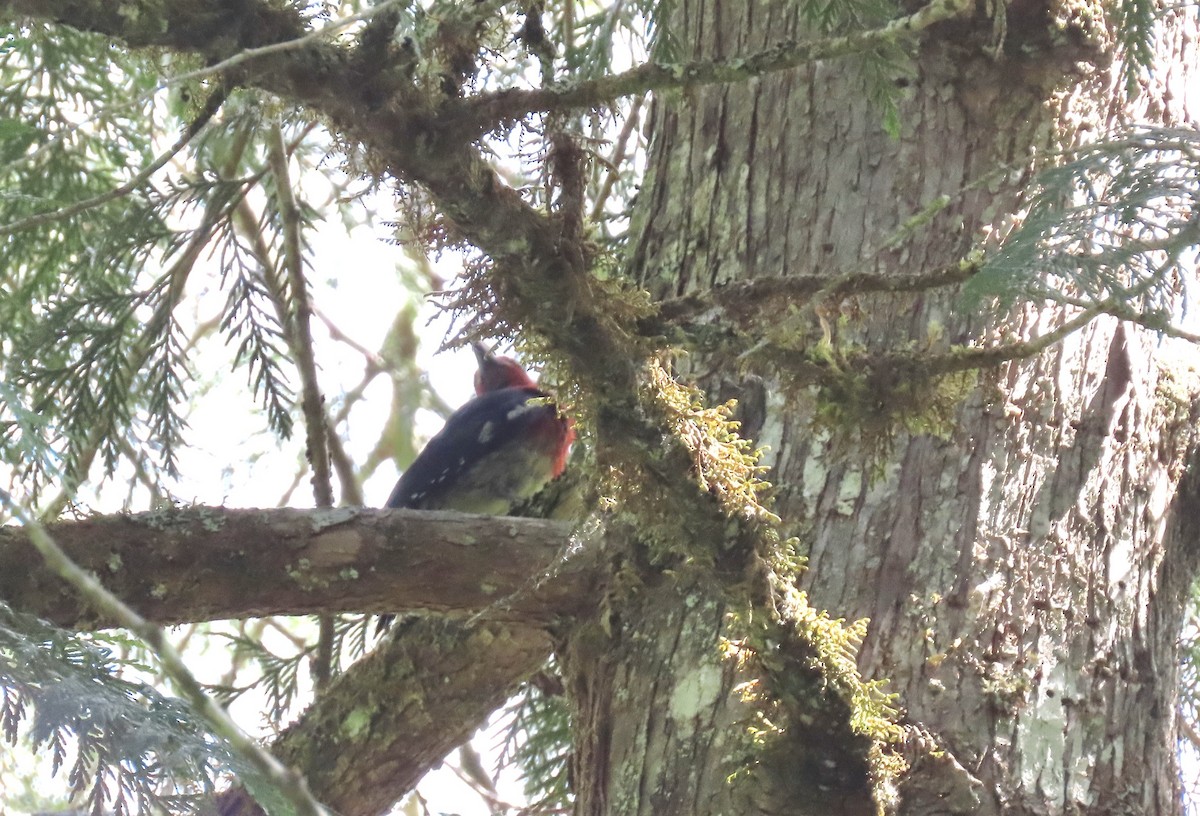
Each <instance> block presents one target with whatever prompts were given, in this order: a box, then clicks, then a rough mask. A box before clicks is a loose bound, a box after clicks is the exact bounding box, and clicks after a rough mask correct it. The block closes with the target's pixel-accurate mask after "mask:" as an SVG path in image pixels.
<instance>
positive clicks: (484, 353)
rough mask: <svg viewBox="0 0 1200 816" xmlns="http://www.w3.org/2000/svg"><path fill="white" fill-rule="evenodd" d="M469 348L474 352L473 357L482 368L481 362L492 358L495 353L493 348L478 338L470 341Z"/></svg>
mask: <svg viewBox="0 0 1200 816" xmlns="http://www.w3.org/2000/svg"><path fill="white" fill-rule="evenodd" d="M471 350H472V351H474V352H475V359H476V360H478V361H479V367H480V368H483V364H484V363H486V362H488V361H489V360H491V359H492V355H493V354H494V353H495V351H494V350H493V349H490V348H488V347H487V346H485V345H484V344H483V343H480V342H479V341H478V340H472V341H471Z"/></svg>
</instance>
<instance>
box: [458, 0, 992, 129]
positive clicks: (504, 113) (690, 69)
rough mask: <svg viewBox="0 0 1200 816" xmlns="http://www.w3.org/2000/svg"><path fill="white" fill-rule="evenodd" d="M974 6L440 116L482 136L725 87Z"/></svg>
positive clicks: (914, 30)
mask: <svg viewBox="0 0 1200 816" xmlns="http://www.w3.org/2000/svg"><path fill="white" fill-rule="evenodd" d="M973 7H974V4H973V3H969V2H964V0H933V2H931V3H929V4H928V5H926V6H923V7H921V8H920V9H918V10H917V11H916V12H914V13H912V14H910V15H908V16H906V17H901V18H899V19H896V20H892V21H891V22H889V23H887V24H886V25H883V26H881V27H879V28H873V29H868V30H866V31H856V32H852V33H849V34H845V35H842V36H838V37H825V38H822V39H814V40H802V41H795V40H789V41H786V42H782V43H779V44H777V45H775V46H773V47H771V48H768V49H766V50H764V51H760V52H758V53H757V54H751V55H750V56H747V57H739V58H737V59H734V60H705V61H700V62H692V63H686V64H683V65H669V64H663V63H656V62H651V63H645V64H643V65H639V66H638V67H636V68H632V69H630V70H628V71H625V72H623V73H620V74H612V75H610V76H604V77H599V78H597V79H592V80H587V81H585V82H579V83H575V84H573V85H570V86H568V87H564V88H540V89H535V90H516V89H514V90H506V91H498V92H496V93H492V94H481V95H479V96H476V97H473V98H470V99H466V100H463V101H462V102H461V103H459V104H458V105H457V106H456V107H457V109H456V108H455V107H454V106H450V107H448V109H445V112H444V113H443V114H441V115H440V117H439V118H440V119H441V120H442V123H443V124H444V125H447V126H449V127H450V128H452V129H454V130H462V129H465V130H467V131H468V132H472V133H482V132H485V131H487V130H489V129H491V128H493V127H495V126H496V125H498V124H500V123H501V122H505V121H512V120H515V119H520V118H521V117H523V116H525V115H527V114H530V113H535V112H548V111H565V110H573V109H580V108H591V107H595V106H597V105H601V104H604V103H607V102H611V101H612V100H614V99H619V98H620V97H623V96H641V95H642V94H646V93H649V92H651V91H667V90H677V89H683V88H691V87H695V86H698V85H715V84H719V83H728V82H745V81H746V80H748V79H753V78H754V77H758V76H763V75H764V74H769V73H773V72H776V71H786V70H788V69H790V68H796V67H798V66H800V65H804V64H805V63H809V62H815V61H817V60H823V59H834V58H837V57H845V56H850V55H852V54H861V53H863V52H865V51H867V50H869V49H871V48H874V47H878V46H880V45H887V44H892V43H895V42H898V41H899V40H901V39H904V38H908V37H912V36H914V35H916V34H919V33H920V32H922V31H924V30H925V29H927V28H929V27H930V26H931V25H934V24H935V23H939V22H942V21H944V20H949V19H952V18H954V17H957V16H959V15H961V14H963V13H964V12H966V11H967V10H968V9H971V8H973Z"/></svg>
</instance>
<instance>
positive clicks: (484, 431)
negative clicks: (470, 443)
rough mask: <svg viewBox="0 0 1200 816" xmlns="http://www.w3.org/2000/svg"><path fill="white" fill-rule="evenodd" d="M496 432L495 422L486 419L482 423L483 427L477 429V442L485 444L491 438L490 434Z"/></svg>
mask: <svg viewBox="0 0 1200 816" xmlns="http://www.w3.org/2000/svg"><path fill="white" fill-rule="evenodd" d="M495 432H496V423H494V422H492V421H490V420H489V421H487V422H485V423H483V427H482V428H480V429H479V444H481V445H486V444H487V443H488V442H490V441H491V440H492V434H494V433H495Z"/></svg>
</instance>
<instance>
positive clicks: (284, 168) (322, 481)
mask: <svg viewBox="0 0 1200 816" xmlns="http://www.w3.org/2000/svg"><path fill="white" fill-rule="evenodd" d="M267 161H268V162H269V164H270V166H271V172H272V174H273V175H274V176H275V195H276V198H277V199H278V201H279V213H280V220H281V221H282V223H283V266H284V271H285V272H286V273H287V277H288V290H289V294H290V295H291V303H290V304H288V306H289V308H288V309H287V312H288V321H287V323H285V324H284V325H285V329H286V330H285V332H284V337H285V339H286V340H287V343H288V346H289V347H290V348H291V351H292V354H293V355H294V356H295V358H296V359H295V362H296V370H297V371H298V372H299V373H300V393H301V398H300V404H301V406H302V410H303V412H304V437H305V443H306V447H307V449H308V461H309V463H310V464H311V465H312V471H313V476H312V486H313V498H314V500H315V502H316V506H317V507H322V508H324V507H333V474H332V472H331V470H330V465H329V439H330V434H329V417H328V416H327V415H326V413H325V398H324V397H323V396H322V395H321V386H320V384H319V383H318V382H317V362H316V354H315V352H314V350H313V339H312V303H311V301H310V300H309V297H308V281H307V280H306V279H305V277H304V257H303V255H302V254H301V250H300V210H299V208H298V207H297V206H296V198H295V195H294V193H293V191H292V180H291V174H290V173H289V171H288V155H287V148H286V146H285V145H284V142H283V129H282V128H281V127H280V126H279V124H278V123H276V124H274V125H273V126H272V127H271V129H270V132H269V134H268V138H267ZM351 479H353V473H351ZM317 626H318V627H319V630H320V632H319V634H318V636H317V651H316V654H315V655H313V659H312V666H311V670H312V675H313V684H314V685H315V686H316V688H317V691H318V692H319V691H322V690H323V689H324V688H325V687H326V686H328V685H329V681H330V680H331V679H332V678H333V658H334V655H333V640H334V627H333V616H332V615H320V616H318V617H317Z"/></svg>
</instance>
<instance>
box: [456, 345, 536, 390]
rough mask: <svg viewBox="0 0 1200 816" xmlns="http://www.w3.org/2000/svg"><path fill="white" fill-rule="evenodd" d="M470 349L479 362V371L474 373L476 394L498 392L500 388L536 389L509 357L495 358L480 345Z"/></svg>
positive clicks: (516, 363)
mask: <svg viewBox="0 0 1200 816" xmlns="http://www.w3.org/2000/svg"><path fill="white" fill-rule="evenodd" d="M471 348H472V349H474V350H475V358H476V359H477V360H479V370H477V371H476V372H475V393H476V394H486V393H487V392H489V391H499V390H500V389H501V388H513V387H521V388H537V383H535V382H534V381H533V378H531V377H530V376H529V375H528V374H527V373H526V372H525V369H523V368H521V364H520V363H518V362H517V361H516V360H514V359H512V358H511V357H497V356H496V355H495V354H494V353H493V352H492V351H491V350H490V349H489V348H487V347H486V346H485V345H483V344H482V343H472V344H471Z"/></svg>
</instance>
